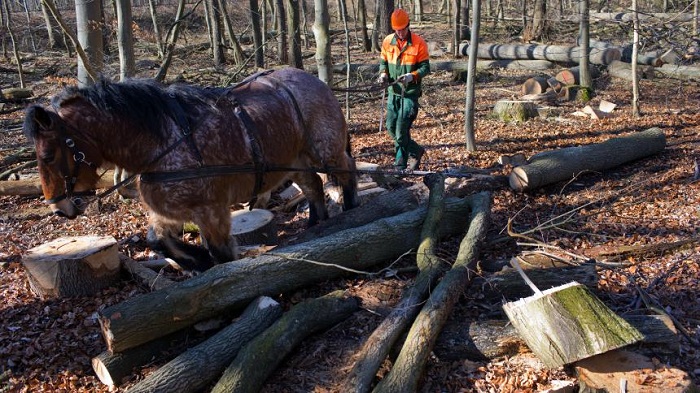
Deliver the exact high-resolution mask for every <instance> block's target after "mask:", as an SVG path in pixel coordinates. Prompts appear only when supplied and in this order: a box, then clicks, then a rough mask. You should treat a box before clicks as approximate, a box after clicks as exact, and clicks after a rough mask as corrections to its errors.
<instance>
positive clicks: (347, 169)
mask: <svg viewBox="0 0 700 393" xmlns="http://www.w3.org/2000/svg"><path fill="white" fill-rule="evenodd" d="M342 169H343V170H342V171H339V172H337V173H335V175H334V177H335V179H336V183H337V184H339V185H340V186H341V188H342V189H343V210H346V211H347V210H350V209H352V208H354V207H357V206H359V205H360V203H359V201H358V199H359V197H358V196H357V176H356V175H355V170H356V168H355V160H354V159H353V158H352V157H350V155H349V154H347V153H346V154H345V165H343V166H342Z"/></svg>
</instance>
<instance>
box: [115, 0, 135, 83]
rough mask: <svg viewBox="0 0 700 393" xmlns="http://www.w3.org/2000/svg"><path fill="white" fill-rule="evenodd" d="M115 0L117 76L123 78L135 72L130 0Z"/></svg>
mask: <svg viewBox="0 0 700 393" xmlns="http://www.w3.org/2000/svg"><path fill="white" fill-rule="evenodd" d="M116 2H117V25H118V27H117V43H118V45H119V78H120V80H125V79H127V78H130V77H132V76H134V74H135V73H136V60H135V59H134V37H133V34H132V30H131V24H132V20H133V19H132V17H131V1H130V0H116Z"/></svg>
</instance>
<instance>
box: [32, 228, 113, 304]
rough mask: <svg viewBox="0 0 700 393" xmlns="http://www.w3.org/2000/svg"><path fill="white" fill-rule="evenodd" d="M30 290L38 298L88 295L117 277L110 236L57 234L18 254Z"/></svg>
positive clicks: (111, 282) (109, 283) (104, 286)
mask: <svg viewBox="0 0 700 393" xmlns="http://www.w3.org/2000/svg"><path fill="white" fill-rule="evenodd" d="M22 264H23V265H24V267H25V269H27V277H28V278H29V285H30V287H31V288H32V291H33V292H34V293H35V294H37V295H39V296H41V297H42V298H49V297H59V298H60V297H73V296H91V295H94V294H95V293H97V292H98V291H100V290H101V289H103V288H106V287H108V286H110V285H112V284H114V283H116V282H118V281H119V279H120V277H119V272H120V270H119V266H120V265H119V255H118V250H117V241H116V240H115V239H114V238H113V237H111V236H75V237H61V238H58V239H56V240H53V241H51V242H48V243H44V244H42V245H40V246H37V247H34V248H32V249H30V250H28V251H27V253H26V254H25V255H23V256H22Z"/></svg>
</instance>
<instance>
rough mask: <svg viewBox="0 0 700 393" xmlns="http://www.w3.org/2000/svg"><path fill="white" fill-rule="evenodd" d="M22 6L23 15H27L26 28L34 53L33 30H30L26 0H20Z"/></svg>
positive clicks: (29, 17) (30, 20)
mask: <svg viewBox="0 0 700 393" xmlns="http://www.w3.org/2000/svg"><path fill="white" fill-rule="evenodd" d="M22 7H24V15H25V16H26V17H27V30H28V31H29V39H30V40H31V42H32V50H33V51H34V53H36V42H34V32H33V31H32V18H31V16H30V15H29V7H27V0H22Z"/></svg>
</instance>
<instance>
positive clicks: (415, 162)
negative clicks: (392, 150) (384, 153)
mask: <svg viewBox="0 0 700 393" xmlns="http://www.w3.org/2000/svg"><path fill="white" fill-rule="evenodd" d="M423 154H425V149H424V148H422V147H421V148H420V150H418V153H416V155H415V157H411V158H409V160H408V169H409V170H412V171H417V170H418V168H420V160H421V158H423Z"/></svg>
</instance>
